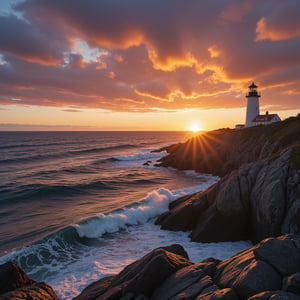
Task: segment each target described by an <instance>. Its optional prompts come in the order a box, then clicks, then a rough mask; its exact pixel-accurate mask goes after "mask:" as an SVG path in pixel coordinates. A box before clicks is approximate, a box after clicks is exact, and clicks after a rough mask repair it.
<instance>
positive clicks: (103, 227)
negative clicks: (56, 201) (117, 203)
mask: <svg viewBox="0 0 300 300" xmlns="http://www.w3.org/2000/svg"><path fill="white" fill-rule="evenodd" d="M177 197H178V196H176V195H175V194H173V193H172V192H171V191H169V190H167V189H164V188H161V189H159V190H157V191H152V192H151V193H149V194H148V195H147V196H146V198H144V199H143V200H142V201H141V202H140V203H134V204H131V205H129V206H127V207H124V208H122V209H119V210H117V211H115V212H113V213H109V214H102V213H100V214H98V215H97V216H95V217H93V218H91V219H88V220H85V221H83V222H81V223H80V224H75V225H74V227H75V228H76V229H77V231H78V233H79V236H80V237H87V238H99V237H101V236H102V235H103V234H105V233H113V232H118V231H120V230H121V229H125V228H126V227H127V226H130V225H138V224H142V223H145V222H147V221H148V220H149V219H151V218H153V217H155V216H157V215H159V214H161V213H163V212H164V211H166V210H167V209H168V204H169V203H170V202H171V201H172V200H174V199H176V198H177Z"/></svg>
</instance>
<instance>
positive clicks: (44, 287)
mask: <svg viewBox="0 0 300 300" xmlns="http://www.w3.org/2000/svg"><path fill="white" fill-rule="evenodd" d="M0 299H1V300H58V297H57V295H56V294H55V293H54V291H53V289H52V288H51V287H50V286H49V285H48V284H47V283H45V282H36V283H33V284H31V285H25V286H23V287H20V288H18V289H15V290H13V291H10V292H7V293H5V294H2V295H0Z"/></svg>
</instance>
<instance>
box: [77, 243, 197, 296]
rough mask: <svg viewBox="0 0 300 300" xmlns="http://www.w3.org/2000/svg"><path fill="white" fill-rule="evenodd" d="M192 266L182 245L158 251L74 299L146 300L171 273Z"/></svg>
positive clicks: (87, 289) (89, 288) (162, 248)
mask: <svg viewBox="0 0 300 300" xmlns="http://www.w3.org/2000/svg"><path fill="white" fill-rule="evenodd" d="M191 264H192V263H191V262H190V261H189V260H188V255H187V253H186V252H185V250H184V249H183V247H182V246H180V245H176V244H175V245H172V246H169V247H161V248H157V249H155V250H153V251H151V252H150V253H148V254H147V255H145V256H144V257H142V258H141V259H139V260H137V261H135V262H134V263H132V264H130V265H129V266H127V267H126V268H125V269H124V270H123V271H121V272H120V273H119V274H118V275H117V276H114V277H110V278H109V279H106V281H105V280H104V279H102V280H100V281H99V282H98V283H94V284H93V285H92V286H89V287H87V288H86V289H85V290H84V291H83V293H82V294H81V295H79V296H78V297H77V298H75V299H76V300H79V299H103V300H104V299H123V297H124V299H137V298H138V299H146V298H147V297H148V296H150V295H151V294H152V293H153V292H154V290H155V289H156V288H158V287H159V285H160V284H161V283H162V282H163V281H164V280H165V279H166V278H168V277H169V276H170V275H171V274H172V273H174V272H176V271H177V270H179V269H181V268H184V267H187V266H189V265H191ZM98 288H99V289H98ZM89 292H91V294H89ZM135 297H136V298H135ZM143 297H144V298H143Z"/></svg>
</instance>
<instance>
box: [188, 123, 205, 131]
mask: <svg viewBox="0 0 300 300" xmlns="http://www.w3.org/2000/svg"><path fill="white" fill-rule="evenodd" d="M189 130H190V131H192V132H198V131H200V130H202V128H201V126H200V124H199V123H196V122H195V123H192V124H190V126H189Z"/></svg>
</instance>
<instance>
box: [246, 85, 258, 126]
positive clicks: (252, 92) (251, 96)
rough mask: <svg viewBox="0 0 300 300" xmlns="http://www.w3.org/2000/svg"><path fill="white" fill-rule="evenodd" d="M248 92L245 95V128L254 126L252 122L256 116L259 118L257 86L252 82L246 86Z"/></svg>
mask: <svg viewBox="0 0 300 300" xmlns="http://www.w3.org/2000/svg"><path fill="white" fill-rule="evenodd" d="M248 88H249V92H248V93H247V95H246V98H247V112H246V127H250V126H254V125H256V124H255V123H253V120H254V118H255V117H256V116H259V98H260V94H259V93H258V92H257V86H256V85H255V84H254V82H252V84H251V85H249V86H248Z"/></svg>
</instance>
